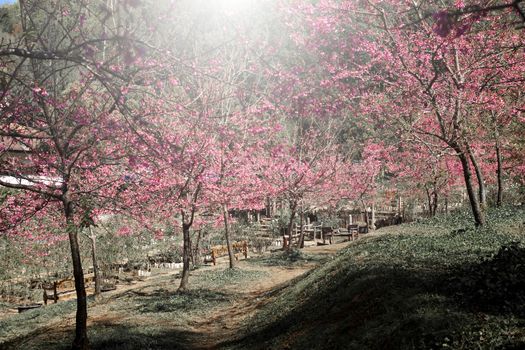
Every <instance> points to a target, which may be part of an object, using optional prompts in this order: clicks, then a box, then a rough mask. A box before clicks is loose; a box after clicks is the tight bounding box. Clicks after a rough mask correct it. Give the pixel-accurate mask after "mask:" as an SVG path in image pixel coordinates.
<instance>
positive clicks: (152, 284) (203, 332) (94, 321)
mask: <svg viewBox="0 0 525 350" xmlns="http://www.w3.org/2000/svg"><path fill="white" fill-rule="evenodd" d="M348 244H349V243H346V242H345V243H340V244H333V245H325V246H313V247H307V248H304V250H303V252H304V253H306V254H309V255H316V256H327V255H333V254H336V253H337V252H338V251H339V250H341V249H342V248H344V247H346V246H347V245H348ZM227 266H228V260H227V258H226V257H224V258H220V259H218V264H217V265H216V266H206V267H203V268H200V269H198V270H196V271H194V272H192V275H191V277H190V284H192V287H191V289H192V291H193V292H194V293H196V294H195V295H196V298H197V300H198V301H199V300H200V299H198V298H199V297H200V296H199V294H198V293H200V291H201V290H205V291H207V293H209V294H210V293H211V294H210V295H211V296H210V297H209V298H211V299H210V300H211V302H210V300H208V299H204V300H202V301H203V302H204V303H205V304H204V306H202V307H201V306H200V304H198V305H197V307H196V308H197V309H198V311H194V310H193V309H191V310H188V311H187V312H184V310H183V311H179V310H178V309H176V308H175V309H173V310H171V309H170V310H168V311H169V312H175V314H174V315H176V317H170V316H171V315H172V314H170V313H169V312H165V310H164V309H165V308H168V309H169V308H170V307H171V306H170V304H169V302H170V300H171V299H170V298H173V297H174V296H177V295H179V294H177V287H178V285H179V282H180V280H179V279H178V278H176V274H177V273H178V271H177V270H169V271H161V272H160V273H159V272H158V271H157V273H155V274H153V275H152V276H151V277H149V278H147V279H146V280H144V281H137V282H136V283H134V284H132V285H120V286H119V288H118V289H117V290H115V291H111V292H106V293H104V294H103V295H102V297H101V298H100V299H98V300H97V301H95V302H93V303H91V304H90V307H89V322H88V327H89V329H90V330H91V331H90V332H95V333H103V332H108V330H111V329H125V330H127V331H128V332H129V335H131V336H133V335H134V334H135V333H136V332H137V331H138V332H140V331H142V330H144V329H148V327H150V328H152V329H154V331H152V332H154V333H155V334H156V333H159V332H160V333H161V334H170V335H166V337H168V336H171V337H176V336H179V335H180V336H181V340H180V341H179V340H177V344H181V345H182V346H183V348H189V349H214V348H216V346H217V344H219V343H221V342H222V341H224V340H225V339H232V338H233V337H234V336H235V335H236V333H237V332H238V330H239V329H240V328H241V326H242V324H243V321H244V320H245V319H246V318H247V317H250V316H252V315H253V314H254V313H255V312H256V310H257V309H258V308H260V307H261V306H262V305H264V304H266V303H268V302H270V301H271V300H272V298H273V295H271V293H269V292H271V291H272V290H275V289H276V288H278V287H279V286H283V285H284V284H286V283H287V282H289V281H290V280H292V279H294V278H296V277H298V276H300V275H301V274H303V273H305V272H307V271H309V270H311V269H312V268H314V267H315V266H316V265H315V263H310V262H306V263H301V264H297V265H294V264H292V265H289V266H288V265H287V266H267V265H260V264H254V263H253V262H252V261H250V260H241V261H239V262H238V267H239V270H240V271H243V273H248V274H249V273H252V272H253V273H254V274H257V273H259V274H261V273H262V274H264V275H257V276H258V277H257V278H254V279H253V280H248V281H246V282H242V283H240V284H235V283H233V284H222V285H220V286H218V287H217V288H214V285H213V283H211V284H210V283H209V282H206V276H207V274H210V273H211V272H213V271H215V272H217V273H221V271H225V269H226V267H227ZM206 283H207V284H206ZM213 293H215V294H213ZM206 298H208V297H206ZM214 298H219V302H217V303H215V304H214V303H213V302H214V300H215V299H214ZM221 298H223V299H224V300H223V299H221ZM190 302H191V300H190ZM206 303H210V306H207V304H206ZM166 305H167V306H166ZM177 307H180V306H177ZM144 308H149V309H148V310H147V311H141V310H142V309H144ZM150 309H151V310H153V311H151V310H150ZM74 319H75V316H74V313H69V314H67V315H63V317H62V318H61V319H60V321H58V322H54V323H51V324H46V325H42V327H38V328H36V329H32V330H30V331H29V332H28V333H27V332H26V333H25V334H26V335H25V336H24V335H23V333H21V336H20V338H19V340H20V342H18V340H17V345H20V346H23V348H25V349H30V348H38V349H40V348H45V349H51V348H53V345H49V346H48V345H47V344H57V343H60V344H63V343H64V341H65V340H64V339H67V338H70V337H71V335H72V333H73V330H74ZM135 330H136V331H135ZM29 334H30V336H29ZM173 334H176V335H173ZM41 344H46V345H45V346H43V347H40V345H41ZM99 348H102V347H100V346H99ZM115 348H118V347H115ZM156 348H162V347H156Z"/></svg>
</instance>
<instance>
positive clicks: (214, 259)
mask: <svg viewBox="0 0 525 350" xmlns="http://www.w3.org/2000/svg"><path fill="white" fill-rule="evenodd" d="M211 261H212V262H213V266H215V263H216V256H215V249H213V248H212V249H211Z"/></svg>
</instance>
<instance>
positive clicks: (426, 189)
mask: <svg viewBox="0 0 525 350" xmlns="http://www.w3.org/2000/svg"><path fill="white" fill-rule="evenodd" d="M425 192H426V194H427V202H428V217H432V216H433V215H432V193H431V192H430V189H429V188H428V187H427V185H426V184H425Z"/></svg>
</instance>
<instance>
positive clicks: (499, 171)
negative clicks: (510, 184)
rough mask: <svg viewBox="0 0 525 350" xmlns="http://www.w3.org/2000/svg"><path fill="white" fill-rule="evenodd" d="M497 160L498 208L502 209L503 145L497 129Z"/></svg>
mask: <svg viewBox="0 0 525 350" xmlns="http://www.w3.org/2000/svg"><path fill="white" fill-rule="evenodd" d="M496 160H497V163H498V169H497V171H496V172H497V176H498V194H497V198H496V206H498V207H501V205H502V204H503V157H502V156H501V145H500V142H499V133H498V129H497V128H496Z"/></svg>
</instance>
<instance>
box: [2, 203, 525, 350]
mask: <svg viewBox="0 0 525 350" xmlns="http://www.w3.org/2000/svg"><path fill="white" fill-rule="evenodd" d="M524 220H525V210H524V209H523V208H522V209H519V210H516V209H502V210H498V211H494V212H492V213H491V222H493V225H492V226H491V227H490V228H486V229H484V230H481V231H480V230H476V229H474V228H473V227H470V226H468V225H466V224H465V223H466V222H469V221H468V218H467V217H463V216H454V217H449V218H446V219H445V218H438V219H433V220H430V221H425V222H420V223H414V224H405V225H401V226H396V227H388V228H383V229H381V230H378V231H377V232H376V233H374V234H368V235H366V236H365V237H363V238H360V239H359V240H358V241H356V242H350V243H341V244H334V245H329V246H321V247H311V248H307V249H305V250H304V251H302V252H297V251H292V252H291V253H288V254H285V253H282V252H275V253H272V254H266V255H263V256H260V257H252V258H251V259H248V260H242V261H240V264H239V268H238V269H236V270H233V271H228V270H225V267H226V261H225V260H224V259H222V260H221V261H220V263H219V265H218V266H216V267H211V266H208V267H202V268H199V269H197V270H195V271H194V272H193V274H192V278H191V285H192V288H191V289H190V290H189V291H188V292H186V293H178V292H176V287H177V285H178V283H177V277H178V276H177V274H174V273H173V272H172V273H164V274H162V273H159V274H154V275H153V276H152V277H150V278H148V279H147V280H146V281H143V282H139V283H137V284H134V285H131V286H128V287H126V288H123V289H119V290H117V291H115V292H110V293H108V294H105V295H103V297H102V298H101V299H99V300H97V301H95V300H90V303H89V305H90V309H89V313H90V320H89V325H88V326H89V336H90V339H91V345H92V348H93V349H127V350H130V349H440V348H452V349H521V348H523V346H525V331H524V325H525V318H524V317H525V292H524V291H525V285H524V282H523V281H525V271H524V270H525V249H524V248H523V246H522V245H521V244H519V243H513V242H516V241H520V240H522V239H523V234H524V229H525V222H524ZM501 247H505V248H501ZM73 325H74V303H73V302H70V301H69V302H67V301H66V302H62V303H58V304H57V305H51V306H48V307H46V308H43V309H40V310H33V311H28V312H26V313H23V314H19V315H14V316H11V317H7V318H4V319H0V348H1V349H67V348H69V344H70V341H71V336H72V329H73Z"/></svg>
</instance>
